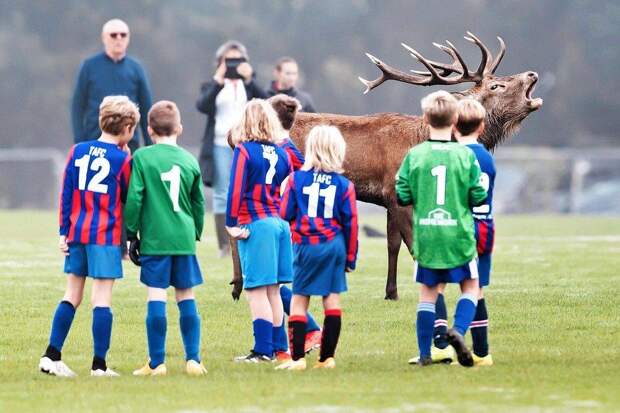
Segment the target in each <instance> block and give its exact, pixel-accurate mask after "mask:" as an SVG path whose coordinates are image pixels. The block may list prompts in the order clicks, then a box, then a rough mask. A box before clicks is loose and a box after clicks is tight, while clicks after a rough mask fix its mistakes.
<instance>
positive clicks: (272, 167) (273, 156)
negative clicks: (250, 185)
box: [263, 151, 278, 185]
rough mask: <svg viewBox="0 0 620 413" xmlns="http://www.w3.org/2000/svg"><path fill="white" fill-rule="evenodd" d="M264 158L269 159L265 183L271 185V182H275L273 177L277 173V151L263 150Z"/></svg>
mask: <svg viewBox="0 0 620 413" xmlns="http://www.w3.org/2000/svg"><path fill="white" fill-rule="evenodd" d="M263 158H265V159H267V160H268V161H269V169H268V170H267V175H265V183H266V184H267V185H271V183H272V182H273V177H274V176H275V174H276V164H277V163H278V154H277V153H275V152H267V151H263Z"/></svg>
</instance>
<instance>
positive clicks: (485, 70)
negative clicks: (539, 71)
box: [359, 31, 506, 94]
mask: <svg viewBox="0 0 620 413" xmlns="http://www.w3.org/2000/svg"><path fill="white" fill-rule="evenodd" d="M465 39H466V40H468V41H470V42H472V43H474V44H476V45H477V46H478V47H479V48H480V51H481V53H482V60H481V62H480V65H479V66H478V69H477V70H476V71H475V72H473V73H472V72H470V71H469V69H468V68H467V65H466V64H465V60H463V57H462V56H461V54H460V53H459V51H458V50H457V48H456V47H455V46H454V45H453V44H452V43H450V42H449V41H447V40H446V45H442V44H438V43H433V45H434V46H435V47H437V48H439V49H440V50H442V51H444V52H445V53H447V54H448V55H449V56H450V57H452V63H450V64H445V63H440V62H436V61H434V60H428V59H426V58H425V57H424V56H422V55H421V54H420V53H418V52H417V51H416V50H414V49H413V48H411V47H409V46H407V45H406V44H405V43H401V45H402V46H403V47H404V48H405V49H406V50H407V51H408V52H409V53H410V54H411V56H413V57H415V58H416V59H417V60H418V61H419V62H420V63H422V64H423V65H424V66H425V67H426V69H428V72H422V71H418V70H412V71H411V72H413V73H414V74H413V75H412V74H409V73H405V72H402V71H400V70H398V69H395V68H393V67H392V66H390V65H388V64H386V63H384V62H383V61H381V60H379V59H377V58H376V57H374V56H373V55H371V54H370V53H366V56H368V58H369V59H370V61H371V62H373V63H374V64H375V65H377V67H378V68H379V69H380V70H381V72H382V73H381V76H380V77H379V78H377V79H375V80H366V79H364V78H362V77H360V78H359V80H360V81H361V82H362V83H363V84H364V85H366V90H365V91H364V94H366V93H368V92H370V91H371V90H372V89H374V88H376V87H377V86H379V85H380V84H382V83H383V82H385V81H386V80H398V81H399V82H405V83H410V84H413V85H420V86H432V85H456V84H459V83H465V82H475V83H480V82H481V81H482V79H483V78H484V76H486V75H488V74H492V73H495V70H496V69H497V66H499V63H500V62H501V61H502V58H503V57H504V54H505V53H506V44H505V43H504V40H503V39H502V38H501V37H499V36H498V37H497V39H498V40H499V44H500V51H499V53H498V54H497V56H496V57H495V59H493V56H492V55H491V52H490V51H489V49H488V48H487V47H486V46H485V45H484V43H482V41H480V39H478V38H477V37H476V36H474V35H473V34H472V33H471V32H469V31H468V32H467V36H465ZM440 72H441V73H440ZM453 73H456V74H457V76H452V77H449V76H450V75H451V74H453Z"/></svg>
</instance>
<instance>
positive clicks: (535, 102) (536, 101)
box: [525, 77, 543, 111]
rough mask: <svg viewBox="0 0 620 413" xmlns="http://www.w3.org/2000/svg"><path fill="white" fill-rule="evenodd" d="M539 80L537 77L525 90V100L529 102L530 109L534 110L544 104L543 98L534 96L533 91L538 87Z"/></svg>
mask: <svg viewBox="0 0 620 413" xmlns="http://www.w3.org/2000/svg"><path fill="white" fill-rule="evenodd" d="M537 82H538V77H535V78H534V79H533V80H532V83H531V84H530V87H528V88H527V90H526V91H525V100H526V102H527V106H528V108H529V109H530V110H532V111H534V110H537V109H538V108H540V107H541V106H542V104H543V100H542V98H532V93H533V92H534V89H535V88H536V83H537Z"/></svg>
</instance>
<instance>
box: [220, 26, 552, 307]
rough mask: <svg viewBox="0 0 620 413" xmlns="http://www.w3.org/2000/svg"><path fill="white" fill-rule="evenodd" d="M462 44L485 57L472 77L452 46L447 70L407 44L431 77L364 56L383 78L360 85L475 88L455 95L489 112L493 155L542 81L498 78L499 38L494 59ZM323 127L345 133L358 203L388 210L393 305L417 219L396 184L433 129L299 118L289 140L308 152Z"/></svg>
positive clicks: (416, 120) (397, 120) (534, 105)
mask: <svg viewBox="0 0 620 413" xmlns="http://www.w3.org/2000/svg"><path fill="white" fill-rule="evenodd" d="M465 39H466V40H468V41H470V42H472V43H474V44H476V45H477V46H478V47H479V48H480V51H481V53H482V61H481V63H480V65H479V66H478V68H477V70H476V71H471V70H469V69H468V67H467V65H466V63H465V61H464V60H463V58H462V57H461V54H460V53H459V51H458V50H457V48H456V47H455V46H454V45H453V44H452V43H450V42H449V41H446V44H445V45H441V44H437V43H433V44H434V46H436V47H437V48H439V49H440V50H442V51H444V52H445V53H447V54H448V55H449V56H450V57H451V58H452V62H451V63H449V64H445V63H440V62H436V61H433V60H429V59H426V58H424V57H423V56H422V55H421V54H420V53H418V52H417V51H416V50H414V49H412V48H411V47H409V46H407V45H406V44H404V43H403V44H402V46H403V47H404V48H405V49H406V50H407V51H408V52H409V53H410V54H411V56H412V57H414V58H415V59H417V60H418V61H419V62H420V63H421V64H422V65H424V66H425V67H426V69H427V70H428V71H426V72H423V71H416V70H412V71H411V72H412V74H410V73H405V72H402V71H400V70H398V69H395V68H393V67H392V66H389V65H388V64H386V63H384V62H383V61H381V60H379V59H377V58H376V57H374V56H372V55H371V54H368V53H367V56H368V58H369V59H370V60H371V61H372V62H373V63H374V64H375V65H376V66H377V67H378V68H379V69H380V70H381V72H382V74H381V76H380V77H379V78H377V79H375V80H372V81H369V80H365V79H363V78H361V77H360V81H361V82H362V83H363V84H364V85H366V90H365V91H364V94H366V93H368V92H369V91H370V90H372V89H374V88H376V87H377V86H379V85H381V84H382V83H383V82H385V81H386V80H397V81H400V82H404V83H409V84H412V85H420V86H434V85H446V86H449V85H457V84H460V83H469V82H471V83H474V86H473V87H472V88H470V89H467V90H465V91H462V92H453V94H454V96H455V97H456V98H457V99H462V98H465V97H471V98H474V99H476V100H478V101H479V102H480V103H482V105H483V106H484V107H485V109H486V110H487V118H486V128H485V131H484V134H483V136H482V137H481V141H482V143H483V144H484V145H485V146H486V147H487V148H488V149H490V150H493V149H494V148H495V147H496V146H497V145H498V144H500V143H502V142H503V141H504V140H505V139H506V138H507V137H509V136H510V135H511V134H513V133H514V132H516V131H517V129H518V127H519V125H520V123H521V122H522V121H523V120H524V119H525V118H526V117H527V116H528V115H529V114H530V113H531V112H534V111H536V110H538V109H539V108H540V107H541V106H542V103H543V101H542V99H540V98H532V92H533V90H534V86H535V84H536V82H537V81H538V74H537V73H536V72H531V71H528V72H523V73H519V74H515V75H511V76H497V75H495V71H496V69H497V67H498V65H499V64H500V62H501V60H502V58H503V57H504V53H505V51H506V45H505V43H504V41H503V40H502V39H501V38H500V37H498V40H499V43H500V50H499V53H498V54H497V56H496V57H495V58H493V56H492V54H491V52H490V51H489V49H488V48H487V47H486V46H485V45H484V44H483V43H482V41H480V39H478V38H477V37H476V36H474V35H473V34H472V33H470V32H467V36H465ZM320 124H329V125H334V126H337V127H338V128H339V129H340V131H341V132H342V134H343V136H344V138H345V140H346V142H347V155H346V160H345V165H344V167H345V171H346V172H345V174H346V176H347V177H348V178H349V179H351V180H352V181H353V183H354V184H355V189H356V191H357V198H358V199H359V200H360V201H364V202H370V203H373V204H376V205H380V206H383V207H385V208H386V209H387V233H388V277H387V284H386V287H385V293H386V295H385V298H386V299H390V300H396V299H398V290H397V283H396V269H397V268H396V265H397V261H398V253H399V250H400V245H401V242H402V241H404V242H405V244H406V245H407V248H408V249H409V250H411V243H412V223H411V219H412V211H411V208H402V207H399V206H398V205H397V204H396V195H395V189H394V180H395V175H396V172H397V170H398V167H399V166H400V163H401V162H402V159H403V158H404V156H405V154H406V153H407V151H408V150H409V149H410V148H411V147H413V146H414V145H416V144H418V143H420V142H423V141H424V140H426V139H427V138H428V128H427V126H426V125H425V123H424V122H423V120H422V117H420V116H411V115H403V114H398V113H379V114H373V115H366V116H346V115H335V114H327V113H319V114H313V113H300V114H298V116H297V119H296V121H295V125H294V126H293V129H292V130H291V138H292V139H293V141H294V142H295V144H296V145H297V146H298V147H299V148H300V149H302V150H303V148H304V140H305V138H306V136H307V135H308V132H309V131H310V129H312V127H314V126H316V125H320ZM438 247H439V248H440V246H438ZM362 253H363V252H362ZM231 283H232V284H234V289H233V297H238V295H239V293H240V291H241V277H240V274H239V270H238V267H237V266H236V268H235V275H234V278H233V281H232V282H231Z"/></svg>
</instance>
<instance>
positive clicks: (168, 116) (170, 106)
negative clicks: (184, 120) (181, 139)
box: [148, 100, 181, 136]
mask: <svg viewBox="0 0 620 413" xmlns="http://www.w3.org/2000/svg"><path fill="white" fill-rule="evenodd" d="M148 120H149V126H150V127H151V129H153V132H155V135H157V136H171V135H176V134H178V133H179V129H180V127H181V112H179V108H178V107H177V105H176V104H175V103H174V102H172V101H170V100H160V101H159V102H157V103H155V104H154V105H153V106H151V110H149V115H148Z"/></svg>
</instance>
